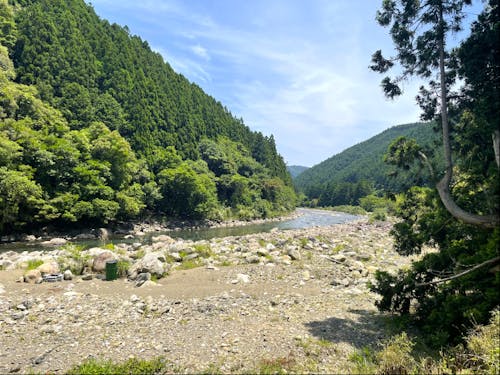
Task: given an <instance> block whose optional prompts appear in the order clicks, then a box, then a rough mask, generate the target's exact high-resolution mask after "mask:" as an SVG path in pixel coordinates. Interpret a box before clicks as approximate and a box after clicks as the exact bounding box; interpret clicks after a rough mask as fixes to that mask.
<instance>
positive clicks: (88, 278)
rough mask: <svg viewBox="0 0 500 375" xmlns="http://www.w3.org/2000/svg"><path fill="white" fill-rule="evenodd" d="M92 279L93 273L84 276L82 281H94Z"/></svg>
mask: <svg viewBox="0 0 500 375" xmlns="http://www.w3.org/2000/svg"><path fill="white" fill-rule="evenodd" d="M92 278H93V276H92V274H91V273H87V274H85V275H83V276H82V280H84V281H89V280H92Z"/></svg>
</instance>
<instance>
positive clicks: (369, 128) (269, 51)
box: [98, 0, 418, 165]
mask: <svg viewBox="0 0 500 375" xmlns="http://www.w3.org/2000/svg"><path fill="white" fill-rule="evenodd" d="M98 1H106V0H98ZM233 1H234V0H233ZM194 3H196V4H198V5H197V6H198V8H194V5H193V4H194ZM306 3H307V4H305V3H304V2H301V1H292V0H286V1H276V0H273V1H271V0H263V1H258V0H255V1H253V2H252V4H251V6H250V5H245V6H248V7H249V9H250V10H251V14H246V13H243V14H241V13H238V14H224V11H225V9H222V7H223V6H224V5H226V6H227V5H228V4H229V5H231V4H232V3H231V2H230V1H229V2H228V4H226V3H225V2H222V3H221V5H220V8H215V9H213V12H212V8H211V7H210V5H203V4H204V3H203V2H201V3H197V2H193V3H191V2H180V1H173V0H169V1H153V0H146V1H142V2H140V3H137V2H128V3H127V4H128V5H123V4H120V6H122V7H125V6H126V7H128V8H134V7H135V8H136V9H137V8H139V9H145V10H147V11H148V13H147V14H146V15H143V16H142V21H143V22H146V25H147V26H148V27H149V28H154V29H155V30H156V32H157V33H158V34H162V35H165V37H164V39H167V41H168V39H169V38H174V39H175V40H174V41H168V42H169V43H166V44H163V43H162V42H160V41H156V42H154V43H153V42H152V41H150V44H151V45H154V46H155V47H154V49H155V50H156V51H158V52H160V53H161V54H162V55H163V56H164V58H165V60H166V61H167V62H169V63H170V64H171V65H172V67H173V68H174V69H175V70H176V71H178V72H180V73H182V74H184V75H185V76H186V77H188V78H189V79H190V80H193V81H195V82H197V83H198V84H200V85H201V86H202V87H203V88H204V89H205V90H206V91H207V92H208V93H210V94H211V95H213V96H215V97H216V99H217V100H220V101H221V102H222V103H223V104H224V105H226V106H227V107H228V108H229V109H230V110H231V111H232V112H233V113H234V114H235V115H236V116H238V117H240V116H241V117H243V119H244V121H245V123H246V124H247V125H248V126H249V127H250V128H252V129H254V130H258V131H262V132H263V133H265V134H271V133H272V134H274V136H275V139H276V143H277V145H278V149H279V151H280V153H282V154H283V155H284V157H285V159H286V160H287V161H288V162H290V163H292V164H304V165H312V164H316V163H318V162H320V161H322V160H324V159H326V158H328V157H330V156H332V155H333V154H336V153H338V152H340V151H342V150H343V149H345V148H347V147H349V146H352V145H353V144H355V143H358V142H360V141H363V140H365V139H367V138H369V137H370V136H373V135H375V134H377V133H379V132H380V131H382V130H384V129H386V128H387V127H389V126H392V125H396V124H400V123H405V122H411V121H416V120H418V109H417V107H416V105H415V103H414V96H415V93H416V90H415V87H416V86H417V83H410V84H409V85H408V87H407V93H406V94H405V96H403V97H402V98H401V99H399V100H397V101H395V102H390V101H388V100H386V99H385V98H384V96H383V93H382V90H381V88H380V85H379V83H380V79H381V77H380V76H378V75H376V74H375V73H373V72H371V71H369V70H368V65H369V63H370V55H371V53H372V52H373V51H374V50H376V49H378V48H380V47H384V46H385V47H387V46H389V48H390V44H391V43H390V39H389V37H388V36H387V35H386V33H387V31H386V30H379V29H380V28H379V27H378V26H377V25H375V21H374V20H373V17H374V14H375V9H376V8H377V7H378V5H377V4H373V2H372V0H365V1H361V0H356V1H351V0H345V1H341V0H336V1H329V0H317V1H316V2H306ZM200 4H202V5H201V8H200ZM245 4H246V3H245ZM200 9H201V10H200ZM247 13H249V12H247ZM237 21H238V22H237ZM129 26H130V25H129ZM132 31H133V32H134V30H133V29H132ZM167 44H168V46H167ZM381 44H382V45H381ZM209 51H210V53H209Z"/></svg>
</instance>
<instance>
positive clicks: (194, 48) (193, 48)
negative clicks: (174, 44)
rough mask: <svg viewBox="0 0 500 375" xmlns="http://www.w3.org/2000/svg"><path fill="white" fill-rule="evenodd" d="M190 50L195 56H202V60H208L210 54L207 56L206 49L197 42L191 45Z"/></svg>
mask: <svg viewBox="0 0 500 375" xmlns="http://www.w3.org/2000/svg"><path fill="white" fill-rule="evenodd" d="M191 51H192V52H193V53H194V54H195V55H196V56H199V57H201V58H203V59H204V60H207V61H209V60H210V56H209V54H208V51H207V50H206V48H203V47H202V46H200V45H199V44H197V45H195V46H191Z"/></svg>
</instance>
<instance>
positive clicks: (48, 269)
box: [37, 262, 60, 276]
mask: <svg viewBox="0 0 500 375" xmlns="http://www.w3.org/2000/svg"><path fill="white" fill-rule="evenodd" d="M37 270H38V271H40V273H41V274H42V276H43V275H51V274H56V273H59V272H60V269H59V264H57V262H45V263H43V264H41V265H39V266H38V267H37Z"/></svg>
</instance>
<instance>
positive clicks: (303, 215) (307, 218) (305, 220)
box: [0, 208, 359, 253]
mask: <svg viewBox="0 0 500 375" xmlns="http://www.w3.org/2000/svg"><path fill="white" fill-rule="evenodd" d="M297 214H298V216H297V217H295V218H293V219H289V220H284V221H275V222H268V223H263V224H248V225H243V226H235V227H220V228H197V229H183V230H176V231H164V232H151V233H147V234H146V235H145V236H140V237H139V236H136V237H134V238H124V236H123V235H121V236H111V237H110V238H109V239H108V240H106V241H103V240H99V239H92V240H72V241H71V242H72V243H75V244H78V245H81V246H83V247H85V248H88V247H93V246H104V245H106V244H109V243H134V242H140V243H146V244H149V243H151V241H152V237H154V236H159V235H161V234H166V235H168V236H170V237H172V238H182V239H185V240H193V241H200V240H210V239H212V238H220V237H227V236H243V235H246V234H254V233H261V232H270V231H271V230H273V229H275V228H276V229H279V230H289V229H303V228H311V227H315V226H329V225H334V224H342V223H346V222H349V221H353V220H356V219H358V218H359V216H355V215H350V214H346V213H342V212H334V211H324V210H315V209H309V208H299V209H297ZM48 249H50V247H47V246H43V245H41V243H40V242H37V241H35V242H12V243H5V244H0V253H2V252H5V251H10V250H13V251H18V252H22V251H25V250H27V251H37V250H48Z"/></svg>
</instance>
